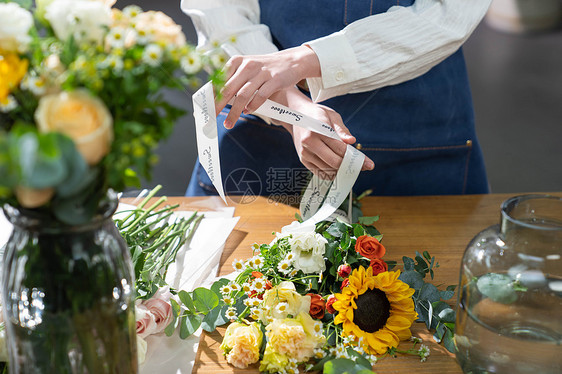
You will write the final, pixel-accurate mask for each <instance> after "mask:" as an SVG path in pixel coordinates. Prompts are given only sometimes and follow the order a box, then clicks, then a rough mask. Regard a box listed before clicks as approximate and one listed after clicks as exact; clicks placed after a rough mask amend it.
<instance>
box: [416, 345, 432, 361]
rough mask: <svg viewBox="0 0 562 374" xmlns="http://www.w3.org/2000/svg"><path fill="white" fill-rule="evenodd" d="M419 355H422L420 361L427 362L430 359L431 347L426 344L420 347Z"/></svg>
mask: <svg viewBox="0 0 562 374" xmlns="http://www.w3.org/2000/svg"><path fill="white" fill-rule="evenodd" d="M418 352H419V355H420V361H421V362H424V361H425V360H427V358H428V357H429V353H430V352H429V347H428V346H427V345H425V344H422V345H421V346H420V349H419V350H418Z"/></svg>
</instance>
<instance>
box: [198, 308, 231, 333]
mask: <svg viewBox="0 0 562 374" xmlns="http://www.w3.org/2000/svg"><path fill="white" fill-rule="evenodd" d="M227 309H228V305H223V306H222V307H221V305H219V306H217V307H216V308H213V310H211V311H210V312H209V314H207V315H206V316H205V318H203V322H202V323H201V327H202V328H203V330H205V331H208V332H213V331H215V330H216V328H217V326H222V325H224V324H226V323H228V319H227V318H226V315H225V314H226V310H227Z"/></svg>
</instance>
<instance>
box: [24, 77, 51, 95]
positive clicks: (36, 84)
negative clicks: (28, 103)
mask: <svg viewBox="0 0 562 374" xmlns="http://www.w3.org/2000/svg"><path fill="white" fill-rule="evenodd" d="M21 88H23V89H24V90H28V91H31V93H33V94H34V95H35V96H42V95H44V94H45V92H46V90H47V89H46V87H45V81H44V80H43V79H42V78H40V77H35V76H32V75H26V76H25V78H24V79H23V81H22V82H21Z"/></svg>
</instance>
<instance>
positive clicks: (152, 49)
mask: <svg viewBox="0 0 562 374" xmlns="http://www.w3.org/2000/svg"><path fill="white" fill-rule="evenodd" d="M163 53H164V51H163V50H162V48H161V47H160V46H159V45H157V44H149V45H148V46H147V47H146V48H145V50H144V52H143V54H142V60H143V61H144V62H145V63H146V64H148V65H150V66H152V67H156V66H158V65H159V64H160V61H162V54H163Z"/></svg>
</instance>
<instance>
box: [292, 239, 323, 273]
mask: <svg viewBox="0 0 562 374" xmlns="http://www.w3.org/2000/svg"><path fill="white" fill-rule="evenodd" d="M327 243H328V241H327V240H326V238H324V237H323V236H322V235H320V234H317V233H315V232H314V231H308V232H297V233H293V234H291V236H290V237H289V245H290V246H291V252H293V254H294V266H295V269H297V270H302V271H303V272H304V273H305V274H311V273H319V272H321V271H324V270H325V269H326V264H325V262H324V253H325V251H326V244H327Z"/></svg>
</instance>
